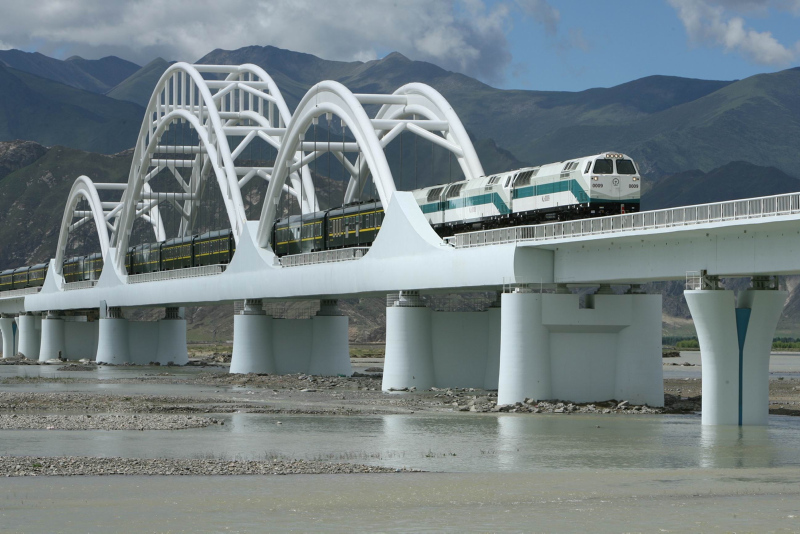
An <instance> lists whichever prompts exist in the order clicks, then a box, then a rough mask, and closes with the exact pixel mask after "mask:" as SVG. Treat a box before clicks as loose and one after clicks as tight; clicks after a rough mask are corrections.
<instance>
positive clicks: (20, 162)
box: [0, 140, 47, 180]
mask: <svg viewBox="0 0 800 534" xmlns="http://www.w3.org/2000/svg"><path fill="white" fill-rule="evenodd" d="M46 153H47V149H46V148H45V147H43V146H42V145H40V144H39V143H34V142H33V141H20V140H16V141H10V142H0V180H2V179H3V178H5V177H6V176H8V175H9V174H11V173H12V172H14V171H16V170H19V169H21V168H23V167H27V166H28V165H30V164H31V163H33V162H34V161H36V160H37V159H39V158H41V157H42V156H44V155H45V154H46Z"/></svg>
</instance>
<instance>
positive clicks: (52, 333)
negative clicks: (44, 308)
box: [39, 311, 68, 362]
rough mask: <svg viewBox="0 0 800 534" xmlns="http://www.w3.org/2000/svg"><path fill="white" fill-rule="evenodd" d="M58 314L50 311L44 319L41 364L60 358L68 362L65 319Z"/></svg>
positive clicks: (40, 352)
mask: <svg viewBox="0 0 800 534" xmlns="http://www.w3.org/2000/svg"><path fill="white" fill-rule="evenodd" d="M56 313H57V312H53V311H49V312H47V315H46V316H45V317H43V318H42V341H41V345H40V347H39V361H40V362H46V361H47V360H54V359H58V358H61V359H63V360H66V359H67V357H68V355H67V342H66V335H65V330H66V328H65V325H64V318H63V317H59V316H58V315H56Z"/></svg>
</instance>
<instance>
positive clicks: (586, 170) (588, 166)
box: [583, 160, 592, 174]
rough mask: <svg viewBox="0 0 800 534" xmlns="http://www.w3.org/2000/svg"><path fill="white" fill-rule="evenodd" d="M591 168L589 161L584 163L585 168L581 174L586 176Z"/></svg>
mask: <svg viewBox="0 0 800 534" xmlns="http://www.w3.org/2000/svg"><path fill="white" fill-rule="evenodd" d="M591 168H592V162H591V160H590V161H587V162H586V168H585V169H583V174H586V173H587V172H589V169H591Z"/></svg>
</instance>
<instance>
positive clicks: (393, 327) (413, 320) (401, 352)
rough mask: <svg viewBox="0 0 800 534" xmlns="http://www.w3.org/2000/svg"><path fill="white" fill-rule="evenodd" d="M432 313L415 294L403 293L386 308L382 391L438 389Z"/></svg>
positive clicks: (412, 292) (417, 294)
mask: <svg viewBox="0 0 800 534" xmlns="http://www.w3.org/2000/svg"><path fill="white" fill-rule="evenodd" d="M435 385H436V382H435V377H434V371H433V350H432V346H431V310H430V309H429V308H428V307H427V306H425V304H424V303H423V302H422V300H420V297H419V293H418V292H416V291H401V292H400V294H399V295H398V296H397V298H396V300H394V301H393V302H390V303H389V307H387V308H386V357H385V359H384V366H383V382H382V385H381V388H382V389H383V390H384V391H388V390H389V389H390V388H397V389H399V388H404V387H416V388H417V389H430V388H431V387H433V386H435Z"/></svg>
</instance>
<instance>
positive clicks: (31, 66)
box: [0, 50, 139, 94]
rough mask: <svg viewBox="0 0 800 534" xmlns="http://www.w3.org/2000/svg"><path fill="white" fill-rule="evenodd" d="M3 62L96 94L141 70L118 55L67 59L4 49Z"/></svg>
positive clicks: (2, 52)
mask: <svg viewBox="0 0 800 534" xmlns="http://www.w3.org/2000/svg"><path fill="white" fill-rule="evenodd" d="M0 64H1V65H5V66H7V67H11V68H13V69H16V70H21V71H23V72H27V73H30V74H35V75H36V76H39V77H41V78H45V79H48V80H53V81H56V82H60V83H63V84H64V85H69V86H70V87H75V88H78V89H83V90H85V91H90V92H92V93H98V94H103V93H105V92H106V91H108V90H109V89H111V88H112V87H114V86H115V85H117V84H118V83H120V82H121V81H122V80H124V79H125V78H127V77H128V76H130V75H131V74H133V73H134V72H136V71H137V70H139V65H136V64H135V63H131V62H130V61H125V60H124V59H120V58H118V57H114V56H108V57H104V58H102V59H93V60H90V59H83V58H81V57H78V56H73V57H71V58H69V59H67V60H66V61H62V60H60V59H55V58H51V57H48V56H45V55H43V54H40V53H38V52H23V51H21V50H0Z"/></svg>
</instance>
